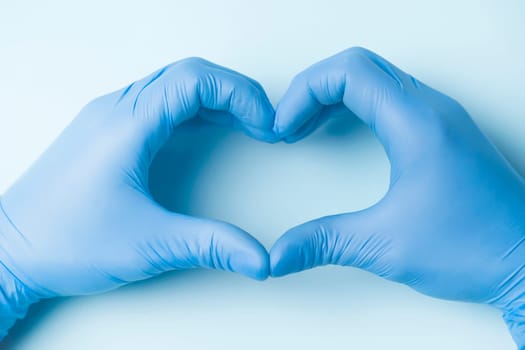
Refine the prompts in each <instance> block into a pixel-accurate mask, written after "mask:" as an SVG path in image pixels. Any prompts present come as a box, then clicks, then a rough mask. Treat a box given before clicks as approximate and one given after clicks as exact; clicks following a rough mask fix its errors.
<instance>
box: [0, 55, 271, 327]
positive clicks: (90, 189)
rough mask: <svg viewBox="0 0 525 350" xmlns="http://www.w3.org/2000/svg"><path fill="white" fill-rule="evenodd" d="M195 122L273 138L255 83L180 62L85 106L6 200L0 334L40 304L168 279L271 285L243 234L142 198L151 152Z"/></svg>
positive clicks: (261, 257) (264, 260)
mask: <svg viewBox="0 0 525 350" xmlns="http://www.w3.org/2000/svg"><path fill="white" fill-rule="evenodd" d="M197 115H199V116H201V117H203V118H204V119H207V120H211V121H215V122H219V123H222V124H230V125H231V126H233V127H234V128H238V129H241V130H243V131H244V132H245V133H246V134H248V135H249V136H252V137H254V138H256V139H259V140H263V141H267V142H274V141H276V140H277V139H276V137H275V135H274V133H273V131H272V127H273V124H274V109H273V107H272V105H271V103H270V102H269V101H268V98H267V96H266V94H265V93H264V91H263V89H262V88H261V86H260V85H259V84H258V83H256V82H255V81H253V80H252V79H250V78H247V77H245V76H243V75H241V74H239V73H236V72H233V71H231V70H228V69H226V68H223V67H220V66H217V65H215V64H212V63H210V62H208V61H205V60H203V59H198V58H190V59H185V60H182V61H179V62H176V63H174V64H171V65H169V66H167V67H165V68H163V69H160V70H159V71H157V72H154V73H153V74H151V75H149V76H147V77H145V78H144V79H142V80H139V81H137V82H135V83H133V84H131V85H129V86H128V87H126V88H124V89H122V90H119V91H116V92H113V93H110V94H108V95H105V96H102V97H100V98H97V99H95V100H94V101H92V102H91V103H89V104H88V105H87V106H86V107H85V108H84V109H83V110H82V111H81V112H80V114H79V115H78V116H77V117H76V118H75V119H74V121H73V122H72V123H71V125H69V126H68V127H67V128H66V129H65V130H64V131H63V132H62V134H61V135H60V137H59V138H58V139H57V140H56V141H55V142H54V143H53V144H52V145H51V146H50V148H49V149H48V150H47V151H46V152H45V153H44V154H43V155H42V156H41V157H40V158H39V160H38V161H37V162H36V163H35V164H34V165H33V166H32V167H31V168H30V169H29V170H28V171H27V172H26V173H25V174H24V175H23V176H22V177H21V178H20V179H19V180H18V181H17V182H16V183H15V184H14V185H13V186H12V187H11V188H10V189H9V190H8V191H7V192H6V193H5V194H4V195H3V196H2V198H1V206H0V209H1V210H0V263H1V265H0V281H1V282H2V288H3V300H2V298H0V301H1V303H0V304H2V306H1V307H0V309H1V310H0V328H2V329H0V331H4V332H5V330H6V328H7V327H8V326H9V325H10V323H12V321H13V317H11V318H10V316H15V317H20V316H21V315H23V313H24V312H25V309H27V304H29V303H30V302H31V301H34V300H37V299H39V298H44V297H54V296H67V295H78V294H88V293H96V292H102V291H107V290H110V289H114V288H116V287H118V286H121V285H123V284H126V283H129V282H133V281H137V280H142V279H145V278H149V277H152V276H155V275H158V274H160V273H162V272H165V271H168V270H173V269H188V268H194V267H206V268H212V269H222V270H229V271H234V272H238V273H241V274H243V275H246V276H248V277H251V278H255V279H259V280H262V279H265V278H266V277H267V276H268V273H269V263H268V254H267V252H266V250H265V248H264V247H263V246H262V245H261V244H260V243H259V242H258V241H257V240H255V239H254V238H253V237H252V236H250V235H249V234H248V233H247V232H245V231H243V230H242V229H240V228H238V227H236V226H233V225H231V224H228V223H225V222H219V221H214V220H206V219H202V218H196V217H189V216H186V215H182V214H177V213H173V212H170V211H168V210H166V209H164V208H163V207H162V206H160V205H159V204H157V203H156V202H155V201H154V200H153V199H152V197H151V195H150V193H149V189H148V170H149V166H150V163H151V162H152V160H153V157H154V156H155V154H156V152H157V151H158V150H159V148H160V147H162V146H163V144H164V143H165V142H166V141H167V140H168V138H169V137H170V135H171V134H172V131H173V130H174V128H176V127H177V126H178V125H179V124H181V123H182V122H184V121H186V120H188V119H190V118H193V117H195V116H197ZM225 200H227V198H225Z"/></svg>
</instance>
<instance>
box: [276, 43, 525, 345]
mask: <svg viewBox="0 0 525 350" xmlns="http://www.w3.org/2000/svg"><path fill="white" fill-rule="evenodd" d="M341 103H342V104H343V105H344V106H346V107H347V108H348V109H349V110H351V111H352V112H353V113H355V114H356V115H357V116H358V117H359V118H361V119H362V120H363V121H364V122H365V123H366V124H367V125H368V126H369V127H370V128H371V129H372V131H373V132H374V133H375V134H376V135H377V137H378V138H379V140H380V141H381V143H382V144H383V146H384V148H385V150H386V153H387V155H388V158H389V160H390V163H391V172H390V187H389V190H388V192H387V194H386V195H385V196H384V198H382V199H381V200H380V201H379V202H378V203H377V204H375V205H373V206H372V207H370V208H368V209H365V210H362V211H358V212H353V213H348V214H340V215H334V216H328V217H323V218H320V219H317V220H313V221H311V222H308V223H305V224H302V225H299V226H297V227H295V228H292V229H291V230H289V231H288V232H286V233H285V234H284V235H283V236H282V237H281V238H280V239H279V240H278V241H277V242H276V243H275V245H274V246H273V248H272V249H271V252H270V261H271V274H272V276H282V275H285V274H289V273H292V272H297V271H300V270H304V269H309V268H312V267H315V266H319V265H325V264H337V265H344V266H354V267H358V268H362V269H366V270H368V271H370V272H373V273H375V274H377V275H379V276H382V277H384V278H387V279H389V280H392V281H396V282H400V283H404V284H406V285H408V286H410V287H412V288H414V289H415V290H417V291H419V292H421V293H424V294H427V295H430V296H433V297H437V298H444V299H453V300H464V301H471V302H478V303H488V304H491V305H494V306H496V307H498V308H499V309H501V310H502V311H503V314H504V319H505V321H506V322H507V324H508V326H509V329H510V330H511V332H512V335H513V336H514V339H515V340H516V342H517V343H518V344H520V349H525V303H524V301H525V284H524V283H525V282H524V281H523V279H524V278H525V269H524V268H525V244H524V243H525V183H524V181H523V179H522V178H521V177H520V176H519V175H518V174H517V173H516V171H514V170H513V169H512V167H511V166H510V165H509V163H508V162H507V161H506V160H505V159H504V158H503V157H502V155H501V154H500V153H499V152H498V151H497V149H496V148H495V147H494V146H493V145H492V144H491V143H490V142H489V141H488V140H487V138H486V137H485V136H484V135H483V134H482V133H481V132H480V130H479V129H478V128H477V127H476V125H475V124H474V123H473V121H472V119H471V118H470V117H469V115H468V114H467V112H466V111H465V110H464V109H463V108H462V107H461V106H460V105H459V104H458V102H456V101H454V100H453V99H451V98H450V97H448V96H445V95H443V94H441V93H439V92H438V91H436V90H433V89H432V88H430V87H428V86H427V85H425V84H423V83H421V82H420V81H418V80H416V79H415V78H413V77H412V76H410V75H409V74H406V73H405V72H403V71H401V70H400V69H398V68H397V67H395V66H394V65H392V64H391V63H389V62H387V61H386V60H384V59H383V58H381V57H379V56H377V55H375V54H374V53H372V52H370V51H367V50H365V49H361V48H352V49H349V50H346V51H344V52H341V53H339V54H337V55H335V56H333V57H330V58H328V59H326V60H324V61H322V62H319V63H317V64H315V65H313V66H312V67H310V68H308V69H307V70H305V71H304V72H302V73H300V74H299V75H298V76H297V77H296V78H295V79H294V80H293V82H292V83H291V86H290V87H289V89H288V91H287V92H286V94H285V96H284V97H283V99H282V100H281V102H280V103H279V106H278V107H277V110H276V116H275V127H274V128H275V130H276V132H277V133H278V134H279V135H280V136H282V137H284V138H286V139H287V140H288V141H295V140H298V139H300V138H301V137H303V136H305V135H306V134H308V133H309V132H310V131H312V130H313V129H314V128H315V127H316V125H318V124H319V122H320V121H322V119H324V118H325V117H326V115H327V113H324V112H325V111H327V107H325V106H338V105H341ZM356 166H358V165H356Z"/></svg>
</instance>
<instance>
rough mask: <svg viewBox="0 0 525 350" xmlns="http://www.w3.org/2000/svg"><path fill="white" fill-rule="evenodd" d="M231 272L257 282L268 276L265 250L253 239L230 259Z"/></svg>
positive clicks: (268, 264) (268, 268) (268, 263)
mask: <svg viewBox="0 0 525 350" xmlns="http://www.w3.org/2000/svg"><path fill="white" fill-rule="evenodd" d="M230 264H231V270H232V271H233V272H237V273H239V274H241V275H243V276H246V277H249V278H251V279H254V280H257V281H264V280H265V279H267V278H268V276H269V275H270V259H269V256H268V252H267V251H266V249H265V248H264V247H263V246H262V245H261V244H260V243H259V242H258V241H256V240H255V239H253V241H252V242H250V243H249V244H248V245H247V246H246V247H245V248H244V249H243V251H241V252H238V253H235V254H234V255H233V256H232V257H231V259H230Z"/></svg>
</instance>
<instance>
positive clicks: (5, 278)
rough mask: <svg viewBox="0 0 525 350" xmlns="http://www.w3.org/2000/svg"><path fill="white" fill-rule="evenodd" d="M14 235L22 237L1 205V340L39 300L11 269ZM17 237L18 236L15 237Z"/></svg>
mask: <svg viewBox="0 0 525 350" xmlns="http://www.w3.org/2000/svg"><path fill="white" fill-rule="evenodd" d="M12 235H20V233H19V232H18V231H17V230H16V228H15V227H14V226H13V225H12V223H11V221H10V220H9V218H8V217H7V215H6V214H5V212H4V210H3V208H2V204H1V203H0V340H2V339H3V338H4V337H5V336H6V335H7V331H8V330H9V328H11V327H12V326H13V325H14V324H15V322H16V320H17V319H20V318H23V317H24V316H25V315H26V313H27V310H28V309H29V306H30V305H31V304H33V303H35V302H37V301H38V300H39V298H38V296H37V295H36V293H34V292H33V291H31V289H29V288H28V287H27V286H25V285H24V283H22V282H21V281H20V280H19V279H18V278H17V277H16V276H15V275H14V274H13V272H12V271H11V270H10V269H9V267H8V264H7V263H8V261H9V260H10V256H9V253H8V252H7V251H6V247H7V246H8V244H7V242H9V239H10V238H12V237H13V236H12ZM15 237H16V236H15Z"/></svg>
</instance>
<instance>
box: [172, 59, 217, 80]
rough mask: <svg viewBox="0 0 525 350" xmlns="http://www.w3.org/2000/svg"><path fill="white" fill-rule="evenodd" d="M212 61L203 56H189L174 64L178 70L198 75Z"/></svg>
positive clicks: (174, 67) (193, 75)
mask: <svg viewBox="0 0 525 350" xmlns="http://www.w3.org/2000/svg"><path fill="white" fill-rule="evenodd" d="M210 64H211V63H210V62H209V61H207V60H205V59H204V58H201V57H187V58H184V59H182V60H180V61H177V62H175V63H174V64H173V65H172V68H173V69H176V70H177V72H179V73H182V74H185V75H188V76H191V77H198V76H200V75H201V74H202V72H203V71H204V70H205V69H206V68H207V67H208V66H209V65H210Z"/></svg>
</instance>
